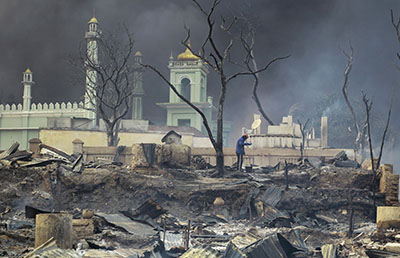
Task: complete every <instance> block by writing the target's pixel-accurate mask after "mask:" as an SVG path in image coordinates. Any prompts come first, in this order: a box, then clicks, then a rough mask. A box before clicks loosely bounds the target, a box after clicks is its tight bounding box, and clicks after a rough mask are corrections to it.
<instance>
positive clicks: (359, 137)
mask: <svg viewBox="0 0 400 258" xmlns="http://www.w3.org/2000/svg"><path fill="white" fill-rule="evenodd" d="M349 45H350V52H349V53H348V52H346V51H345V50H342V52H343V54H344V55H345V56H346V58H347V64H346V68H345V70H344V82H343V87H342V93H343V97H344V100H345V101H346V105H347V107H348V108H349V110H350V113H351V116H352V118H353V126H354V129H353V130H354V136H355V137H354V138H355V139H354V147H353V149H354V160H355V161H357V156H358V154H360V153H362V151H363V149H364V146H363V145H364V141H365V133H366V125H367V121H365V122H364V123H363V125H362V126H360V125H359V122H358V120H357V117H356V113H355V112H354V108H353V106H352V105H351V103H350V100H349V97H348V82H349V74H350V72H351V69H352V67H353V53H354V49H353V47H352V45H351V43H350V42H349ZM360 127H361V129H360Z"/></svg>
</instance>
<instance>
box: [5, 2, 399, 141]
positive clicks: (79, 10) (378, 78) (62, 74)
mask: <svg viewBox="0 0 400 258" xmlns="http://www.w3.org/2000/svg"><path fill="white" fill-rule="evenodd" d="M200 2H204V3H205V4H206V3H208V2H209V1H201V0H200ZM247 2H250V3H251V5H250V7H249V10H248V11H249V13H251V15H252V16H254V17H258V19H259V20H260V21H261V24H262V26H261V28H260V29H259V30H258V35H257V38H256V55H257V60H258V63H259V65H262V64H263V63H265V62H266V61H267V60H269V59H271V58H273V57H276V56H283V55H287V54H290V55H291V58H290V59H288V60H285V61H282V62H280V63H279V64H277V65H274V66H273V67H272V69H271V70H269V71H267V72H265V73H263V74H262V75H261V84H260V89H259V93H260V98H261V99H262V101H263V104H264V106H265V109H266V111H267V112H268V113H269V114H270V115H271V117H272V119H273V120H274V122H275V123H278V122H279V121H280V119H281V117H282V116H283V115H287V113H288V110H289V108H290V106H291V105H293V104H294V103H297V102H303V103H304V105H305V106H307V103H310V102H311V101H312V100H313V99H315V98H319V97H321V96H324V95H327V94H330V93H334V92H340V90H341V87H342V83H343V70H344V67H345V64H346V59H345V57H344V56H343V55H342V54H341V52H340V50H339V47H340V46H341V47H342V48H347V47H348V45H347V42H348V40H351V42H352V44H353V47H354V49H355V56H354V66H353V71H352V74H351V78H350V85H349V87H350V94H352V95H355V96H358V95H359V94H360V93H359V92H360V90H361V89H363V90H365V91H366V92H367V94H368V95H369V96H371V97H373V98H374V100H375V106H376V107H377V108H378V109H383V110H385V109H386V107H387V100H388V98H389V95H392V89H393V88H394V94H395V101H394V102H395V109H394V113H393V117H398V115H399V112H398V111H399V105H398V104H397V103H398V102H399V101H398V96H399V94H398V93H399V87H398V85H399V82H400V76H399V75H400V72H399V71H397V70H396V68H395V67H394V65H393V64H394V63H396V62H397V61H398V60H396V57H395V53H396V52H397V51H400V45H399V43H398V42H397V41H396V37H395V32H394V30H393V28H392V25H391V22H390V9H391V8H392V9H393V10H394V12H395V13H396V14H400V2H399V1H398V0H381V1H376V0H352V1H348V0H336V1H332V0H296V1H293V0H257V1H256V0H252V1H239V0H235V1H232V0H225V1H224V4H223V5H221V8H220V10H219V11H220V12H221V13H223V14H224V15H225V16H229V15H230V14H232V12H234V11H235V10H239V9H243V8H244V3H247ZM94 9H95V12H96V17H97V18H98V20H99V22H100V26H101V28H102V30H103V31H105V32H106V31H109V30H112V29H113V28H115V27H116V26H117V25H118V24H122V23H124V24H126V25H127V26H128V27H129V29H130V30H131V31H132V32H133V33H134V39H135V41H136V43H135V44H136V47H135V48H136V49H137V50H140V51H141V52H142V54H143V56H144V58H145V62H148V63H151V64H154V65H156V66H157V67H159V68H160V69H162V71H163V72H164V73H165V74H168V69H167V63H168V57H169V56H170V53H171V51H172V53H173V55H174V56H176V55H177V54H179V53H180V52H182V51H184V48H183V47H182V46H181V45H180V41H181V40H182V39H184V37H185V30H184V25H186V26H188V27H190V28H191V30H192V39H191V41H192V46H193V48H194V49H196V48H198V47H199V45H200V43H199V42H200V40H201V39H203V37H204V32H205V28H206V27H205V23H204V19H203V16H202V14H201V13H200V12H199V11H198V10H197V9H196V7H195V6H194V5H193V4H192V2H191V1H189V0H170V1H165V0H114V1H112V0H96V1H93V0H86V1H81V0H57V1H54V0H0V83H1V86H0V94H1V98H0V99H1V100H2V101H3V102H4V101H10V100H12V99H13V98H14V99H15V101H17V102H21V100H22V85H21V83H20V82H21V79H22V72H23V71H24V70H25V69H26V68H27V67H30V68H31V70H32V71H33V73H34V74H33V78H34V81H35V82H36V84H35V85H34V86H33V93H32V95H33V102H44V101H75V100H79V98H80V96H82V95H83V91H84V82H83V79H82V83H81V84H79V85H74V86H73V85H71V83H70V80H69V78H70V77H71V74H70V72H71V71H70V69H69V68H68V67H67V66H68V64H67V62H66V59H67V57H68V55H77V53H78V47H79V44H80V43H82V41H83V40H84V39H83V37H84V33H85V31H86V30H87V22H88V20H89V19H90V18H91V16H92V14H93V10H94ZM217 18H218V17H217ZM221 43H222V42H221ZM209 78H210V79H209V85H208V93H209V95H210V94H211V95H213V96H214V99H215V100H216V99H217V94H218V87H219V86H218V81H217V80H216V77H215V75H214V74H212V72H211V73H210V75H209ZM145 91H146V97H145V101H146V103H145V110H144V116H145V118H146V119H150V120H152V119H154V120H165V117H166V115H165V111H163V110H162V109H161V108H159V107H158V106H156V105H155V103H156V102H166V101H167V100H168V88H167V86H166V85H165V84H163V82H161V80H159V79H158V78H157V77H156V76H155V75H154V74H152V73H151V72H150V71H148V72H146V74H145ZM256 111H257V109H256V106H255V104H254V103H253V101H252V100H251V82H249V81H246V80H238V81H237V82H233V83H232V84H231V85H230V88H229V91H228V95H227V101H226V115H225V118H226V119H227V120H230V121H232V122H233V129H234V131H233V135H234V136H235V137H236V136H237V135H238V134H240V129H241V128H242V127H243V126H247V127H249V126H250V124H251V122H252V119H253V113H254V112H256ZM264 125H266V123H265V122H264ZM395 126H398V125H395Z"/></svg>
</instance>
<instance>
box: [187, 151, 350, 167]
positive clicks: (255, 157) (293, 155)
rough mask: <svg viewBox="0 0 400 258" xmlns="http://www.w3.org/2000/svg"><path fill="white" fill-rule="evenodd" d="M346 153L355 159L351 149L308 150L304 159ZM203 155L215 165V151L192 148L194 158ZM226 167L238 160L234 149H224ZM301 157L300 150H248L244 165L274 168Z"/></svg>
mask: <svg viewBox="0 0 400 258" xmlns="http://www.w3.org/2000/svg"><path fill="white" fill-rule="evenodd" d="M342 150H344V151H346V154H347V155H348V156H349V157H353V156H354V155H353V151H352V150H349V149H306V150H304V157H306V158H307V157H308V158H311V157H317V158H319V157H324V158H326V159H331V158H334V157H335V155H336V154H337V153H339V152H340V151H342ZM193 155H201V156H202V157H203V158H204V159H205V160H206V161H207V162H208V163H210V164H212V165H215V163H216V158H215V151H214V149H212V148H192V156H193ZM224 156H225V158H224V161H225V166H231V165H232V164H234V163H235V162H236V160H237V158H236V152H235V149H234V148H224ZM299 157H300V150H297V149H289V148H288V149H284V148H264V149H252V148H248V149H246V155H245V156H244V160H243V165H245V166H246V165H250V164H253V165H259V166H273V165H276V164H277V163H278V162H281V161H285V160H286V161H287V162H291V163H295V162H297V160H298V159H299Z"/></svg>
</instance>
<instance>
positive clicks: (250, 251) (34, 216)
mask: <svg viewBox="0 0 400 258" xmlns="http://www.w3.org/2000/svg"><path fill="white" fill-rule="evenodd" d="M175 144H176V143H172V145H175ZM176 145H180V144H176ZM38 146H39V149H40V150H39V151H18V144H14V145H13V146H11V147H10V148H9V149H8V150H7V151H5V152H3V153H1V154H0V155H1V157H2V159H1V160H2V161H5V162H4V163H2V167H1V168H0V173H1V176H2V181H1V183H0V186H1V188H0V189H1V191H0V197H1V198H0V226H1V228H0V254H1V255H2V256H7V257H46V255H47V257H48V256H49V255H50V256H51V255H53V256H51V257H226V258H231V257H387V255H388V254H391V255H393V254H394V253H396V252H397V253H396V255H399V254H398V253H399V252H398V249H397V248H398V247H397V246H400V236H399V235H398V234H397V233H396V232H397V231H396V230H393V228H397V227H399V225H400V222H399V221H400V218H398V214H399V213H398V207H397V206H396V205H397V204H398V199H397V198H396V197H397V194H398V185H397V186H396V185H395V184H393V182H394V181H396V180H397V181H396V182H398V176H396V175H394V174H393V168H392V167H391V166H389V165H387V164H384V165H382V166H381V168H380V169H378V174H379V180H378V181H376V182H375V183H376V184H377V185H376V187H377V189H379V192H377V193H376V204H377V205H378V206H382V207H378V216H377V218H375V217H374V212H373V210H374V206H373V202H372V196H373V193H372V185H371V183H374V182H373V175H372V173H371V171H370V170H368V166H367V165H365V164H364V167H365V168H366V169H362V168H359V167H358V166H356V167H352V166H338V165H337V162H338V161H342V162H343V161H346V160H348V159H347V157H346V155H345V153H338V155H336V157H335V158H334V159H333V160H326V162H324V161H323V160H319V161H318V162H317V161H316V160H312V159H311V160H307V159H304V160H302V161H301V162H299V163H297V164H290V163H286V165H285V164H280V165H279V164H278V165H276V166H271V167H268V168H267V167H257V166H254V167H253V168H252V171H251V172H249V173H244V172H243V173H238V172H237V171H235V170H233V169H229V168H226V172H225V176H224V177H223V178H215V177H214V175H215V169H213V168H210V167H208V164H207V163H206V162H205V160H204V159H203V158H202V157H199V156H194V157H191V158H190V156H189V158H190V160H191V161H193V160H197V163H198V164H196V166H193V164H190V163H189V164H188V165H187V166H183V165H178V163H175V166H174V164H173V163H169V164H168V165H165V164H163V163H162V162H159V160H162V159H160V158H159V157H160V156H161V157H162V156H163V155H165V152H166V151H163V149H162V147H158V146H156V145H154V146H146V145H134V146H133V147H132V150H137V154H136V157H135V158H134V159H132V160H133V161H132V162H131V163H128V164H117V165H116V162H115V161H118V160H115V159H114V157H115V156H113V158H112V160H110V161H109V162H105V161H104V160H100V161H91V162H85V160H84V158H83V156H84V153H78V154H77V153H75V154H73V155H68V154H66V153H63V152H60V151H59V150H57V149H55V148H53V147H51V146H47V145H41V144H39V145H38ZM42 149H45V150H46V151H42ZM121 149H122V148H120V149H119V150H118V148H115V150H116V151H115V154H117V153H120V154H121V153H122V152H121V151H122V150H121ZM160 150H161V151H160ZM124 151H126V150H124ZM33 153H37V155H36V157H33ZM173 153H174V149H173V151H172V154H171V152H169V154H168V155H169V156H170V157H171V156H173V155H175V154H173ZM182 153H183V154H179V155H181V156H183V157H188V156H187V155H188V154H185V153H187V152H182ZM28 154H29V155H28ZM120 158H122V156H121V157H120ZM181 158H182V157H181ZM185 159H187V158H185ZM138 161H140V162H142V163H140V162H138ZM27 164H29V165H27ZM77 164H80V169H79V170H75V168H76V166H77ZM133 164H135V166H133ZM139 164H141V165H139ZM199 164H200V165H201V164H203V165H204V166H203V165H202V166H201V167H200V166H199ZM393 205H394V206H393ZM396 214H397V215H396ZM41 216H45V217H48V216H52V217H54V218H57V219H55V220H54V221H58V222H56V225H53V226H52V229H54V228H56V227H61V226H62V227H64V228H65V230H63V231H60V230H57V232H64V233H63V234H64V235H63V236H62V237H63V238H65V237H66V238H67V239H70V240H68V241H70V242H68V241H66V240H65V239H64V240H62V241H60V240H59V239H58V238H57V236H55V235H54V234H53V235H52V237H53V238H51V237H50V236H45V237H42V238H41V237H39V235H40V232H41V231H43V229H41V228H40V223H41V222H40V219H39V217H41ZM64 216H67V217H69V218H70V219H68V220H65V219H59V218H63V217H64ZM396 216H397V217H396ZM375 219H377V224H375ZM47 226H49V225H47ZM350 228H351V231H350V230H349V229H350ZM68 229H70V231H69V230H68ZM45 232H47V233H48V232H51V230H45ZM349 232H350V233H349ZM47 233H46V234H47ZM35 234H36V236H35ZM38 234H39V235H38ZM40 239H43V240H40ZM39 240H40V241H39ZM66 243H70V244H68V246H65V244H66ZM34 246H35V247H36V248H35V249H34ZM385 255H386V256H385ZM393 257H396V256H393Z"/></svg>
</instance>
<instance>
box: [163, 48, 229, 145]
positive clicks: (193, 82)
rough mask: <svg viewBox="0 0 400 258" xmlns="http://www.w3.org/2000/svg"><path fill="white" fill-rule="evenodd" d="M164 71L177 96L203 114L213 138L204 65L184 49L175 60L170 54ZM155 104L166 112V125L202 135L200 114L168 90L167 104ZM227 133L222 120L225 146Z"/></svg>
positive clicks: (213, 123) (213, 127)
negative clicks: (189, 129) (195, 130)
mask: <svg viewBox="0 0 400 258" xmlns="http://www.w3.org/2000/svg"><path fill="white" fill-rule="evenodd" d="M189 47H190V42H189ZM168 68H169V70H170V82H171V84H172V85H174V86H175V88H176V90H177V91H178V92H179V94H181V95H182V96H183V97H185V98H186V99H187V100H189V101H190V102H191V103H192V104H194V105H195V106H196V107H198V108H199V109H200V110H201V111H202V112H203V113H204V115H205V117H206V119H207V121H208V123H209V125H210V128H211V130H212V132H213V134H214V135H216V133H217V126H216V121H213V112H214V111H215V110H216V108H215V106H214V105H213V97H211V96H207V74H208V66H207V64H206V63H205V62H204V61H203V60H201V59H200V58H199V57H197V56H196V55H194V54H193V53H192V52H191V51H190V49H189V48H186V50H185V52H183V53H181V54H179V55H178V56H177V58H176V60H175V59H174V58H173V56H172V55H171V57H170V59H169V63H168ZM157 104H158V105H159V106H161V107H163V108H165V109H166V110H167V125H168V126H190V127H193V128H196V129H197V130H199V131H201V132H203V133H206V130H205V127H204V125H203V119H202V117H201V116H200V114H199V113H198V112H196V111H195V110H194V109H193V108H192V107H190V106H189V105H188V104H186V103H185V102H184V101H183V100H182V99H181V98H179V97H178V95H177V94H176V93H175V92H174V91H173V90H172V89H170V92H169V101H168V102H166V103H157ZM230 132H231V124H230V122H228V121H224V131H223V138H224V139H223V140H224V144H225V145H226V144H227V143H228V137H229V134H230Z"/></svg>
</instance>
